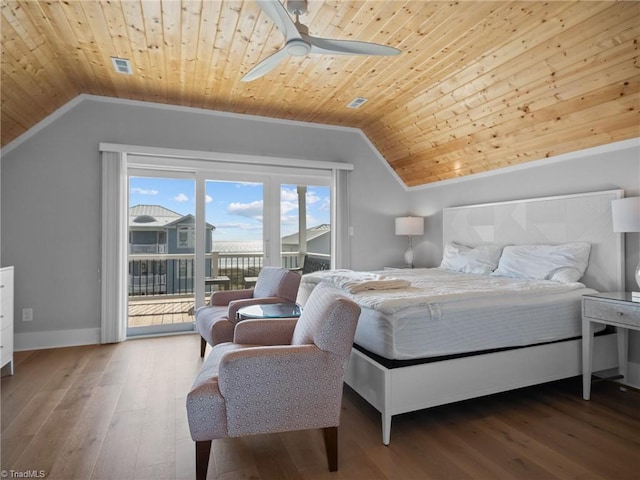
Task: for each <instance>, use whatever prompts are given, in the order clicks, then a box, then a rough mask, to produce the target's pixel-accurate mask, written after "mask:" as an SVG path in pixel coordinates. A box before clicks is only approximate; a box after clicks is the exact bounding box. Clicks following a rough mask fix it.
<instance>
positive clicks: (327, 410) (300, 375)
mask: <svg viewBox="0 0 640 480" xmlns="http://www.w3.org/2000/svg"><path fill="white" fill-rule="evenodd" d="M345 367H346V360H344V361H343V359H341V358H339V357H338V356H337V355H333V354H332V353H330V352H325V351H323V350H320V349H319V348H318V347H316V346H315V345H292V346H278V347H252V348H242V349H238V350H234V351H230V352H227V353H225V354H224V356H223V357H222V359H221V362H220V370H219V377H218V380H219V388H220V393H221V394H222V396H223V397H224V398H225V404H226V411H227V428H228V433H229V436H232V437H235V436H240V435H249V434H255V433H267V432H284V431H290V430H301V429H310V428H321V427H328V426H337V425H338V424H339V423H340V405H341V401H342V385H343V383H342V382H343V379H344V369H345Z"/></svg>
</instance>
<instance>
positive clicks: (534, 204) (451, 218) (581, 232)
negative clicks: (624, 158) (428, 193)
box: [442, 190, 624, 292]
mask: <svg viewBox="0 0 640 480" xmlns="http://www.w3.org/2000/svg"><path fill="white" fill-rule="evenodd" d="M623 194H624V191H623V190H607V191H602V192H592V193H582V194H575V195H562V196H556V197H544V198H532V199H527V200H514V201H509V202H498V203H485V204H482V205H468V206H462V207H451V208H445V209H444V211H443V215H442V217H443V226H442V231H443V245H444V244H445V243H446V242H449V241H455V242H459V243H462V244H465V245H470V246H476V245H481V244H483V243H497V244H502V245H508V244H511V245H515V244H534V243H547V244H558V243H568V242H578V241H580V242H589V243H590V244H591V255H590V257H589V267H588V268H587V271H586V272H585V275H584V277H583V278H582V280H581V282H582V283H584V284H585V285H587V286H588V287H591V288H594V289H596V290H599V291H602V292H604V291H620V290H622V289H623V285H624V238H623V235H622V234H621V233H614V232H613V226H612V221H611V201H612V200H615V199H617V198H622V197H623Z"/></svg>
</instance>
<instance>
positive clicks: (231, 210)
mask: <svg viewBox="0 0 640 480" xmlns="http://www.w3.org/2000/svg"><path fill="white" fill-rule="evenodd" d="M186 170H188V169H185V168H182V169H178V168H175V169H172V168H171V167H165V168H162V169H156V168H153V167H152V166H149V167H148V168H145V167H141V166H140V165H139V164H136V165H135V166H131V167H129V169H128V181H129V184H128V187H129V188H128V204H127V205H128V218H127V225H128V258H127V261H128V265H127V272H128V277H127V278H128V281H127V285H126V289H127V300H128V305H127V310H128V324H127V335H128V336H133V335H148V334H157V333H169V332H178V331H189V330H193V321H194V316H193V313H194V311H195V309H196V308H198V307H199V306H202V305H206V304H207V303H208V301H209V297H210V295H211V293H212V292H213V291H216V290H227V289H242V288H249V287H251V286H253V285H254V284H255V282H256V279H257V276H258V275H259V272H260V270H261V269H262V267H263V266H265V265H273V266H283V267H285V268H291V269H294V270H300V269H301V268H302V267H303V265H304V261H305V257H306V256H307V255H311V254H313V255H314V256H322V257H324V259H325V260H326V263H328V262H329V261H330V258H331V244H332V242H331V208H330V207H331V205H330V203H331V187H330V177H328V176H327V177H326V178H320V179H318V177H311V176H304V175H293V176H292V175H289V176H287V175H281V174H278V175H276V174H269V173H268V172H263V171H257V172H253V173H252V172H248V171H243V172H225V171H219V170H216V169H211V168H194V169H193V171H186ZM319 180H320V181H319Z"/></svg>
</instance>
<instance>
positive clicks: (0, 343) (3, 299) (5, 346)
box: [0, 267, 13, 375]
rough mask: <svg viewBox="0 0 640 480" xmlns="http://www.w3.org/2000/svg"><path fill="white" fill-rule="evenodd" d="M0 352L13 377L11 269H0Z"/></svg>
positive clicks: (3, 363) (3, 362)
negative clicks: (8, 364)
mask: <svg viewBox="0 0 640 480" xmlns="http://www.w3.org/2000/svg"><path fill="white" fill-rule="evenodd" d="M0 320H1V322H0V352H1V356H2V365H0V367H4V366H5V365H6V364H7V363H10V364H11V365H10V367H9V373H10V374H11V375H13V267H3V268H0Z"/></svg>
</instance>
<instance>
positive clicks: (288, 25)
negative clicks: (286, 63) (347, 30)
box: [241, 0, 400, 82]
mask: <svg viewBox="0 0 640 480" xmlns="http://www.w3.org/2000/svg"><path fill="white" fill-rule="evenodd" d="M256 1H257V3H258V5H259V6H260V8H262V10H263V11H264V13H266V14H267V16H268V17H269V18H270V19H271V20H272V21H273V23H275V24H276V27H278V29H279V30H280V31H281V32H282V34H283V35H284V37H285V45H284V47H282V48H281V49H280V50H278V51H277V52H276V53H274V54H273V55H271V56H269V57H267V58H265V59H264V60H262V61H261V62H260V63H258V64H257V65H256V66H255V67H253V68H252V69H251V70H249V72H248V73H247V74H246V75H245V76H244V77H242V79H241V80H242V81H243V82H250V81H252V80H255V79H257V78H260V77H262V76H263V75H265V74H266V73H268V72H269V71H271V69H273V68H274V67H275V66H276V65H277V64H278V63H279V62H280V61H281V60H282V59H284V58H285V57H286V56H287V55H291V56H294V57H303V56H305V55H308V54H313V53H319V54H328V55H397V54H399V53H400V50H398V49H397V48H393V47H388V46H386V45H379V44H377V43H368V42H357V41H353V40H332V39H328V38H317V37H312V36H311V35H309V28H308V27H307V26H306V25H303V24H301V23H300V20H299V16H300V15H304V14H305V13H306V12H307V0H288V1H287V8H288V10H289V12H291V13H292V14H293V15H295V17H296V21H295V22H294V21H293V20H292V19H291V17H290V16H289V14H288V13H287V9H286V8H285V7H284V5H283V4H282V3H280V2H279V1H278V0H256Z"/></svg>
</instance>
